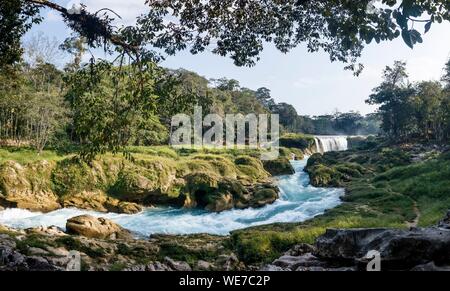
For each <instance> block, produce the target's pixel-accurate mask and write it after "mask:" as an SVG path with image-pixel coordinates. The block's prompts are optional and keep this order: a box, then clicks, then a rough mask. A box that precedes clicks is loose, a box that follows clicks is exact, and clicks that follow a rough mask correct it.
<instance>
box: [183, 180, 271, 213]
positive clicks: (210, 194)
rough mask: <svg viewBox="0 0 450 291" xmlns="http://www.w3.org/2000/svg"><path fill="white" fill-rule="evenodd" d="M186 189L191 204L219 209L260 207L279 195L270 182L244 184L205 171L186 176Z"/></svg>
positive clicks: (217, 210)
mask: <svg viewBox="0 0 450 291" xmlns="http://www.w3.org/2000/svg"><path fill="white" fill-rule="evenodd" d="M185 179H186V187H185V191H186V192H187V196H188V197H190V199H192V200H193V201H194V203H191V205H193V206H197V207H201V208H204V209H206V210H209V211H214V212H221V211H225V210H230V209H232V208H238V209H244V208H248V207H255V208H257V207H262V206H264V205H267V204H271V203H273V202H275V200H276V199H278V192H279V191H278V188H277V187H276V186H273V185H272V184H270V183H262V184H261V183H260V184H256V185H255V186H244V185H243V184H242V182H241V181H239V180H237V179H232V178H222V177H219V176H215V175H211V174H208V173H194V174H190V175H187V176H186V178H185Z"/></svg>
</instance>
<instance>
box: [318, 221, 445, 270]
mask: <svg viewBox="0 0 450 291" xmlns="http://www.w3.org/2000/svg"><path fill="white" fill-rule="evenodd" d="M316 247H317V250H316V252H315V255H316V256H317V257H319V258H320V259H323V260H333V261H340V262H349V263H350V262H356V263H360V264H362V265H365V264H367V262H368V260H367V259H365V256H366V254H367V253H368V252H369V251H372V250H374V251H378V252H379V253H380V256H381V261H382V265H383V267H384V268H385V269H399V270H408V269H411V268H413V267H414V266H417V265H421V264H426V263H429V262H435V263H436V264H438V265H442V264H450V230H447V229H442V228H436V227H430V228H417V229H411V230H400V229H350V230H338V229H329V230H327V231H326V233H325V235H323V236H321V237H319V238H318V239H317V241H316Z"/></svg>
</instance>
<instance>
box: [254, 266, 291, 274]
mask: <svg viewBox="0 0 450 291" xmlns="http://www.w3.org/2000/svg"><path fill="white" fill-rule="evenodd" d="M259 271H260V272H279V271H291V269H289V268H282V267H280V266H275V265H265V266H263V267H261V268H260V269H259Z"/></svg>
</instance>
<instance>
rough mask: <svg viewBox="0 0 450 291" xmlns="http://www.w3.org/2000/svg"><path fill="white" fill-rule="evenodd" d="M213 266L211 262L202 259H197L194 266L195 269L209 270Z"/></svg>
mask: <svg viewBox="0 0 450 291" xmlns="http://www.w3.org/2000/svg"><path fill="white" fill-rule="evenodd" d="M214 268H215V267H214V265H213V264H211V263H209V262H206V261H203V260H199V261H197V265H196V266H195V269H196V271H211V270H213V269H214Z"/></svg>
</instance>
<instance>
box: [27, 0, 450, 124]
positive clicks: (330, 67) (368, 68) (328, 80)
mask: <svg viewBox="0 0 450 291" xmlns="http://www.w3.org/2000/svg"><path fill="white" fill-rule="evenodd" d="M54 2H56V3H58V4H60V5H62V6H65V7H67V8H70V7H72V5H73V4H78V3H80V2H81V3H84V4H85V5H86V6H87V8H88V10H90V11H94V12H95V11H97V10H99V9H101V8H105V7H108V8H110V9H112V10H113V11H115V12H116V13H117V14H119V15H120V16H121V18H122V20H121V21H120V23H123V24H132V23H133V22H134V20H135V18H136V16H138V15H140V14H141V13H145V11H146V10H147V9H148V8H146V7H145V5H144V2H145V1H144V0H55V1H54ZM42 13H43V15H44V16H46V17H45V21H44V22H43V23H41V24H40V25H36V26H34V27H33V29H32V30H31V31H30V32H28V33H27V35H26V36H25V41H26V39H27V38H29V37H31V36H32V35H35V34H37V33H41V32H43V33H44V34H45V35H47V36H49V37H50V38H55V39H56V40H57V41H60V42H62V41H63V40H64V39H65V38H66V37H67V36H68V35H69V34H70V30H69V29H68V28H67V27H66V26H65V25H64V23H63V21H62V18H61V17H60V16H59V15H58V14H57V13H55V12H53V11H50V10H44V11H43V12H42ZM423 38H424V43H423V44H417V45H416V46H415V47H414V49H410V48H409V47H407V46H406V44H405V43H404V42H403V41H402V40H401V38H399V39H396V40H394V41H391V42H383V43H381V44H376V43H373V44H371V45H369V46H367V47H366V48H365V50H364V51H363V55H362V57H361V59H360V62H361V63H363V64H364V66H365V69H364V71H363V73H362V74H361V75H360V76H359V77H355V76H354V75H353V73H352V72H350V71H345V70H344V69H343V68H344V64H342V63H338V62H335V63H331V62H330V60H329V56H328V54H326V53H324V52H318V53H308V52H307V50H306V48H305V47H304V46H299V47H297V48H296V49H293V50H292V51H290V52H289V53H287V54H283V53H281V52H279V51H278V50H276V49H275V48H274V47H273V46H272V45H270V44H269V45H267V46H266V47H265V50H264V51H263V53H262V54H261V60H260V61H259V62H258V63H257V64H256V66H254V67H251V68H248V67H237V66H235V65H234V64H233V62H232V60H231V59H230V58H226V57H220V56H217V55H214V54H212V53H209V52H204V53H202V54H199V55H191V54H190V53H189V52H180V53H178V54H177V55H175V56H169V57H168V58H167V59H166V60H165V61H164V62H162V63H161V65H162V66H164V67H168V68H172V69H178V68H184V69H187V70H191V71H194V72H196V73H198V74H200V75H202V76H204V77H206V78H208V79H209V78H216V79H217V78H221V77H227V78H230V79H236V80H238V81H239V82H240V84H241V86H243V87H247V88H250V89H254V90H256V89H257V88H260V87H267V88H269V89H270V90H271V91H272V96H273V97H274V99H275V101H276V102H286V103H289V104H292V105H293V106H294V107H295V108H296V110H297V112H298V113H299V114H300V115H311V116H314V115H321V114H329V113H333V112H335V111H336V110H338V111H340V112H347V111H351V110H353V111H359V112H360V113H362V114H367V113H370V112H373V111H375V110H376V107H374V106H370V105H367V104H365V102H364V101H365V100H366V99H367V98H368V96H369V95H370V93H371V91H372V89H373V88H374V87H376V86H377V85H378V84H379V83H380V82H381V74H382V71H383V69H384V68H385V66H387V65H392V64H393V63H394V61H396V60H402V61H406V62H407V69H408V72H409V75H410V80H411V81H421V80H439V79H440V78H441V75H442V73H443V67H444V64H445V63H446V61H447V60H448V58H449V57H450V23H443V24H433V26H432V28H431V30H430V32H428V33H427V34H426V35H425V36H424V37H423ZM96 54H97V55H98V52H96ZM98 57H105V56H102V55H101V53H100V55H98Z"/></svg>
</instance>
